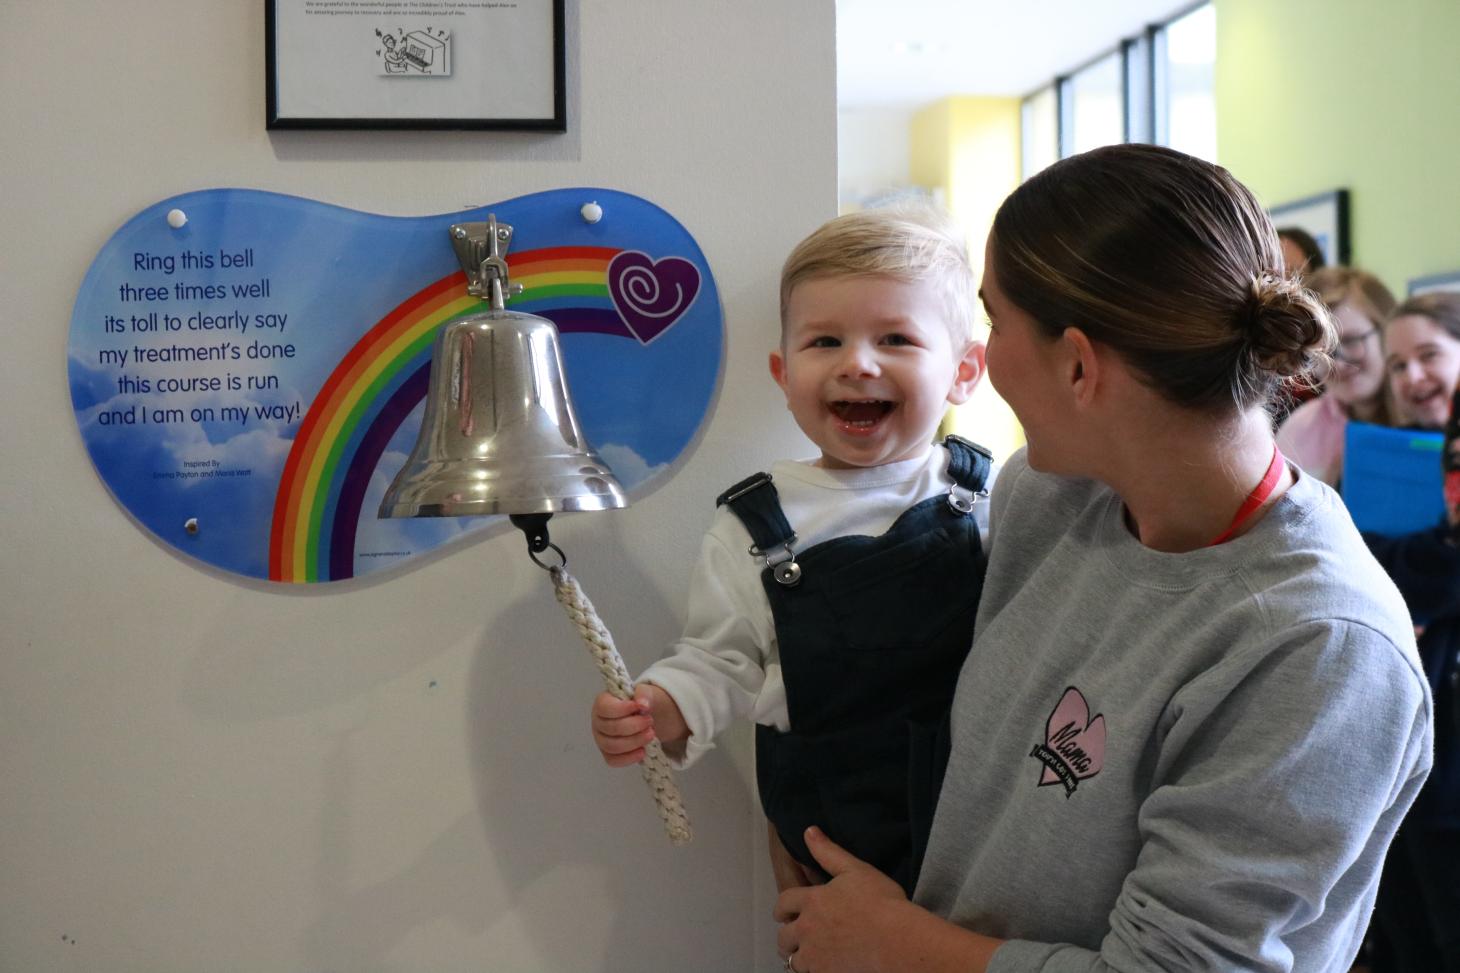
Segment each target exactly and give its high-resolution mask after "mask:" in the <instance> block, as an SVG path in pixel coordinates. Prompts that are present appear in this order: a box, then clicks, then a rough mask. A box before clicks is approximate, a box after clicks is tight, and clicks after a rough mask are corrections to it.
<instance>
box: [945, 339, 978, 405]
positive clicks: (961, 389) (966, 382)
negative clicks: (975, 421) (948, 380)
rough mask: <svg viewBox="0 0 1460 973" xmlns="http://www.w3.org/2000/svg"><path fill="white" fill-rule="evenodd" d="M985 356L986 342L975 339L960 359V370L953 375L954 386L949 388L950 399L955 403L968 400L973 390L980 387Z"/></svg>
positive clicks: (959, 403)
mask: <svg viewBox="0 0 1460 973" xmlns="http://www.w3.org/2000/svg"><path fill="white" fill-rule="evenodd" d="M983 356H984V343H983V342H982V341H973V342H970V343H969V345H968V349H967V350H966V351H964V353H963V357H962V358H960V359H959V360H958V370H957V371H956V372H955V373H954V375H953V387H952V388H951V389H949V390H948V401H949V402H950V403H952V404H953V405H962V404H963V403H965V402H967V401H968V399H969V397H970V396H971V395H973V390H974V389H976V388H978V381H979V379H981V378H983V371H984V367H983Z"/></svg>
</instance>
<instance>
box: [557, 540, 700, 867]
mask: <svg viewBox="0 0 1460 973" xmlns="http://www.w3.org/2000/svg"><path fill="white" fill-rule="evenodd" d="M548 573H549V574H551V575H552V578H553V593H554V594H555V595H556V596H557V599H558V603H559V604H561V605H562V606H563V611H565V612H567V613H568V617H569V618H570V619H572V621H573V623H574V624H575V625H577V626H578V634H580V635H582V636H583V641H584V642H585V643H586V644H587V646H588V651H589V652H590V653H591V654H592V655H593V662H594V664H596V665H597V666H598V671H599V673H600V674H601V675H602V676H603V681H604V682H605V683H606V684H607V686H608V691H609V692H610V693H612V694H613V695H614V696H616V697H618V698H619V699H632V698H633V696H634V686H633V683H632V682H631V681H630V680H629V670H628V669H627V668H626V667H625V666H624V660H623V657H622V656H620V655H619V654H618V649H617V648H615V647H614V644H613V636H612V635H611V634H609V631H608V628H607V626H605V625H604V624H603V620H602V619H600V618H599V617H598V612H596V611H594V610H593V603H592V602H591V601H589V600H588V596H587V595H585V594H584V593H583V589H582V588H580V587H579V586H578V580H577V579H576V578H574V577H573V576H572V575H571V574H569V573H568V572H567V571H566V570H564V568H563V567H562V566H561V565H559V566H558V567H554V568H549V569H548ZM641 769H642V771H643V774H644V782H645V783H646V784H648V785H649V791H650V792H651V793H652V794H653V795H654V804H655V805H656V806H657V807H658V809H659V817H660V818H662V819H663V820H664V830H665V831H667V832H669V840H670V842H671V843H673V844H676V845H683V844H686V843H688V842H689V840H690V839H691V838H693V837H694V833H693V832H692V831H691V830H690V826H689V815H688V814H686V813H685V810H684V804H683V803H682V802H681V801H680V798H679V787H678V786H677V785H676V784H675V783H674V778H673V777H672V776H671V775H670V769H669V758H668V757H666V756H665V755H664V748H663V747H662V746H660V744H659V741H658V740H650V741H649V744H648V745H647V746H646V747H645V748H644V762H643V764H642V765H641Z"/></svg>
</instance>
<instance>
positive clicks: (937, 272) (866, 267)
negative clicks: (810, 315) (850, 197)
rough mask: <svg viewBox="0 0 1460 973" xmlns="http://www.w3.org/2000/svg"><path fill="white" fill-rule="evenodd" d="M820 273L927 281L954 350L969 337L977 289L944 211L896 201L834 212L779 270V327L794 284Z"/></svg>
mask: <svg viewBox="0 0 1460 973" xmlns="http://www.w3.org/2000/svg"><path fill="white" fill-rule="evenodd" d="M822 277H890V278H892V279H894V280H899V281H904V282H913V281H917V282H931V283H932V284H934V285H935V286H936V287H937V288H938V289H939V290H940V291H941V292H942V295H943V299H944V303H945V305H946V307H947V315H948V327H949V329H950V331H952V333H953V338H954V344H955V346H957V347H959V348H960V349H961V348H962V347H963V346H965V345H966V344H967V343H968V342H970V341H972V340H973V335H974V328H973V322H974V314H975V313H976V312H975V309H976V308H977V305H978V288H977V286H976V285H975V283H974V279H973V265H972V263H971V262H970V261H969V259H968V246H967V244H966V243H965V242H964V239H963V235H962V234H961V233H959V232H958V230H957V228H956V227H955V226H954V225H953V222H952V221H951V220H950V219H949V218H948V215H947V214H946V213H944V212H943V211H942V210H940V209H937V208H935V207H933V206H930V205H923V204H900V205H897V206H888V207H882V208H877V209H866V210H861V211H859V212H856V213H848V214H846V215H844V216H838V217H837V218H836V219H834V220H831V221H829V222H827V223H824V224H822V226H821V227H820V228H819V229H817V230H816V231H815V232H814V233H812V234H811V235H810V236H808V237H807V238H806V239H804V240H802V241H801V242H800V243H799V244H797V245H796V248H795V249H794V250H792V251H791V255H790V256H789V257H787V258H786V263H785V265H784V266H783V267H782V268H781V328H782V335H783V336H784V333H785V325H786V307H787V305H788V304H789V303H790V300H791V291H793V290H794V289H795V288H796V285H798V284H801V283H804V282H805V281H807V280H811V279H812V278H822Z"/></svg>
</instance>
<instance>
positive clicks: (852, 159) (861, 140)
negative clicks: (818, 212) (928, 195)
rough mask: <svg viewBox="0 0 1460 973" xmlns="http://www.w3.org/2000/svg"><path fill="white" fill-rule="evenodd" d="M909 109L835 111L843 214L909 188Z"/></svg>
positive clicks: (866, 108)
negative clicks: (887, 194) (893, 192)
mask: <svg viewBox="0 0 1460 973" xmlns="http://www.w3.org/2000/svg"><path fill="white" fill-rule="evenodd" d="M914 114H915V110H914V109H911V108H889V107H865V108H843V109H841V110H840V111H838V112H837V161H838V170H837V198H838V200H839V201H840V205H841V208H842V209H843V211H846V210H849V209H855V208H858V207H859V206H861V205H862V204H864V203H866V202H868V201H869V200H870V199H875V198H876V197H878V196H882V195H884V194H886V193H888V192H890V191H896V190H899V189H906V188H908V187H910V186H911V176H910V174H909V172H910V163H909V153H910V142H911V138H910V136H909V134H908V133H909V130H910V129H911V127H912V118H913V115H914Z"/></svg>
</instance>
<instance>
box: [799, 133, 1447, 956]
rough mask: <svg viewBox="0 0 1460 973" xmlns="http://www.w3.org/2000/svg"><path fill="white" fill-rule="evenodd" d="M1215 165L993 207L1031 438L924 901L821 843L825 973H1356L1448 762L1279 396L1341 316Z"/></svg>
mask: <svg viewBox="0 0 1460 973" xmlns="http://www.w3.org/2000/svg"><path fill="white" fill-rule="evenodd" d="M1280 261H1281V258H1280V257H1279V256H1278V249H1277V240H1276V237H1275V235H1274V233H1273V229H1272V226H1271V224H1270V223H1269V222H1268V220H1267V217H1266V216H1265V215H1264V213H1263V211H1262V209H1261V207H1260V206H1258V204H1257V203H1256V201H1255V200H1254V199H1253V198H1252V196H1251V194H1250V193H1248V191H1247V190H1246V189H1245V188H1243V187H1242V186H1241V185H1240V184H1239V183H1237V182H1236V181H1235V180H1234V179H1232V177H1231V176H1230V175H1229V174H1228V173H1227V172H1226V171H1225V170H1223V169H1220V168H1218V167H1216V166H1213V165H1211V164H1209V163H1206V162H1203V161H1201V160H1198V159H1195V158H1192V157H1190V156H1185V155H1182V154H1181V153H1178V152H1174V151H1172V150H1169V149H1163V148H1160V147H1156V146H1144V145H1123V146H1111V147H1107V148H1104V149H1097V150H1095V151H1093V152H1089V153H1085V154H1083V155H1079V156H1075V157H1073V158H1070V159H1066V160H1064V161H1062V162H1059V163H1056V164H1055V165H1053V166H1051V167H1049V168H1048V169H1046V170H1044V171H1043V172H1042V173H1040V174H1039V175H1037V176H1035V177H1034V178H1032V179H1030V180H1029V181H1028V182H1026V183H1024V185H1023V186H1021V187H1020V188H1019V189H1018V190H1016V191H1015V192H1014V193H1013V195H1011V196H1010V197H1009V199H1007V200H1006V201H1005V202H1004V204H1003V206H1002V207H1001V208H1000V210H999V213H998V215H997V217H996V218H995V221H994V227H993V231H992V232H991V233H990V235H989V243H988V252H987V258H986V260H985V274H984V279H983V290H982V296H983V299H984V303H985V306H986V308H987V309H988V312H989V317H990V321H991V324H992V335H991V337H990V339H989V343H988V370H989V376H990V378H991V380H992V381H993V383H994V385H995V387H996V388H998V390H999V392H1000V393H1001V394H1002V395H1003V396H1004V397H1005V398H1006V399H1007V400H1008V401H1009V403H1010V405H1011V406H1012V408H1013V409H1014V412H1015V413H1016V415H1017V416H1018V418H1019V420H1020V422H1021V423H1022V424H1023V426H1024V429H1025V433H1026V437H1027V440H1028V447H1027V451H1026V452H1025V453H1023V454H1016V455H1015V456H1014V457H1013V458H1011V460H1010V461H1009V463H1008V465H1007V466H1006V467H1005V469H1004V471H1003V472H1002V473H1001V474H1000V476H999V480H998V484H997V486H996V487H995V490H994V499H993V520H992V524H993V536H992V541H991V546H990V550H991V554H990V561H989V569H988V578H987V581H986V586H985V588H984V596H983V599H982V601H981V602H980V606H979V617H978V623H977V630H976V634H975V641H974V647H973V650H972V652H971V653H970V654H969V658H968V661H967V663H966V664H965V665H964V668H963V671H962V673H961V674H960V676H959V682H958V687H957V694H956V697H955V700H954V706H953V712H952V716H951V727H952V751H951V754H950V756H949V763H948V770H947V774H946V776H945V778H944V784H943V791H942V795H941V797H940V799H939V804H938V810H937V814H936V817H935V820H934V822H933V829H932V834H931V835H930V837H929V842H928V848H927V853H926V856H925V859H924V863H923V867H922V872H921V874H920V876H919V879H918V884H917V889H916V892H915V895H914V898H913V901H908V900H906V899H905V898H903V896H902V894H901V892H900V889H899V888H898V886H897V885H896V884H895V883H893V882H892V881H891V880H890V879H888V878H886V877H885V876H883V875H881V874H880V873H878V872H877V871H875V870H874V869H871V868H870V867H869V866H866V865H865V864H863V863H861V862H859V861H857V860H856V859H854V858H852V857H851V856H849V855H848V854H847V853H845V852H844V851H842V850H841V849H839V848H837V847H836V846H835V845H832V844H831V843H830V842H828V841H827V840H826V839H825V837H824V836H822V835H821V834H819V833H818V832H817V831H816V829H810V831H809V833H808V844H809V846H810V847H811V849H812V851H813V853H814V854H816V856H817V857H818V860H819V861H820V862H821V864H822V866H823V867H824V868H825V870H826V871H827V872H828V873H829V874H830V875H831V876H832V878H831V881H830V882H828V883H827V884H826V885H823V886H819V887H814V888H811V887H807V888H795V889H790V890H787V891H785V892H783V893H782V894H781V896H780V898H779V899H778V901H777V905H776V914H777V918H778V919H779V920H780V921H781V922H782V923H783V925H782V927H781V930H780V933H779V936H778V944H777V945H778V948H779V950H780V952H781V955H782V956H783V957H786V958H787V960H786V961H787V967H788V969H792V970H795V971H797V973H804V971H807V970H810V971H814V973H843V971H859V970H878V971H884V970H886V971H890V970H955V969H956V970H960V971H972V973H980V971H984V970H994V971H998V973H1010V971H1026V970H1027V971H1033V970H1056V969H1058V970H1107V969H1110V970H1115V969H1119V970H1155V969H1168V970H1175V969H1180V970H1234V969H1242V970H1301V971H1310V970H1313V971H1316V970H1336V969H1342V968H1345V967H1346V966H1347V964H1348V963H1349V962H1350V961H1351V960H1352V958H1353V956H1354V955H1355V953H1356V952H1357V947H1358V943H1359V939H1360V936H1361V934H1362V932H1363V928H1364V925H1365V920H1366V919H1367V917H1368V912H1369V907H1370V905H1371V903H1372V901H1373V894H1374V886H1375V884H1376V882H1377V879H1378V874H1379V868H1380V863H1381V861H1382V860H1383V856H1384V851H1385V848H1386V846H1387V845H1388V843H1389V840H1390V838H1391V836H1392V835H1393V833H1394V830H1395V828H1396V826H1397V825H1398V823H1399V819H1400V818H1401V817H1402V816H1403V814H1404V812H1405V811H1406V810H1407V809H1408V807H1409V805H1410V803H1411V802H1412V801H1413V799H1414V796H1415V794H1416V793H1417V792H1418V790H1419V787H1420V784H1421V783H1422V782H1423V780H1424V777H1425V775H1426V773H1427V771H1428V769H1429V746H1430V737H1429V717H1430V714H1429V698H1428V694H1427V692H1426V684H1425V681H1424V677H1423V674H1422V673H1421V672H1420V670H1419V666H1418V659H1417V657H1416V655H1415V650H1414V641H1413V632H1412V629H1411V627H1410V624H1409V620H1408V617H1407V615H1406V614H1405V611H1404V605H1403V603H1402V601H1401V599H1400V598H1399V596H1398V593H1397V592H1396V591H1395V590H1394V588H1393V585H1392V584H1391V583H1390V582H1389V581H1388V579H1387V578H1386V577H1385V575H1384V574H1383V572H1382V571H1381V570H1380V569H1379V567H1378V566H1377V565H1376V564H1375V563H1374V561H1373V559H1372V558H1371V557H1370V556H1369V554H1368V552H1367V551H1366V550H1365V548H1364V546H1363V542H1362V540H1361V539H1360V538H1359V536H1358V534H1357V532H1355V530H1354V529H1353V526H1352V523H1351V521H1350V520H1349V518H1348V515H1347V514H1346V512H1345V511H1344V510H1343V508H1342V506H1341V504H1340V503H1339V501H1338V498H1337V497H1336V496H1335V495H1334V494H1333V493H1332V491H1330V490H1328V489H1326V488H1324V487H1322V486H1321V485H1320V484H1319V483H1318V481H1316V480H1315V479H1313V478H1312V477H1310V476H1307V475H1306V474H1303V473H1302V472H1301V471H1298V470H1295V469H1294V468H1293V467H1291V466H1290V465H1288V464H1287V463H1285V462H1283V461H1282V459H1281V457H1280V456H1279V455H1278V454H1277V453H1276V450H1275V448H1274V445H1273V440H1272V433H1271V430H1270V426H1269V424H1268V421H1267V414H1266V412H1265V411H1264V407H1265V405H1266V402H1267V398H1268V396H1269V395H1271V394H1272V392H1273V390H1274V389H1275V388H1276V386H1277V385H1278V383H1279V382H1280V381H1281V380H1282V379H1283V378H1284V377H1286V376H1289V375H1292V374H1296V373H1299V372H1301V371H1303V370H1305V369H1307V368H1309V367H1311V366H1312V365H1314V364H1316V363H1318V362H1319V361H1321V359H1322V358H1323V353H1324V350H1325V349H1326V348H1327V347H1328V346H1329V345H1330V343H1331V342H1332V324H1331V322H1330V321H1329V319H1328V315H1327V312H1326V311H1325V310H1324V309H1323V307H1322V306H1321V305H1320V304H1319V303H1318V302H1317V301H1316V300H1315V299H1314V298H1313V297H1312V295H1311V294H1309V293H1308V292H1307V291H1305V290H1303V289H1302V288H1301V287H1300V286H1298V285H1296V284H1295V283H1293V282H1291V281H1289V280H1287V279H1286V278H1284V277H1283V276H1282V274H1281V270H1280V268H1281V262H1280Z"/></svg>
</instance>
